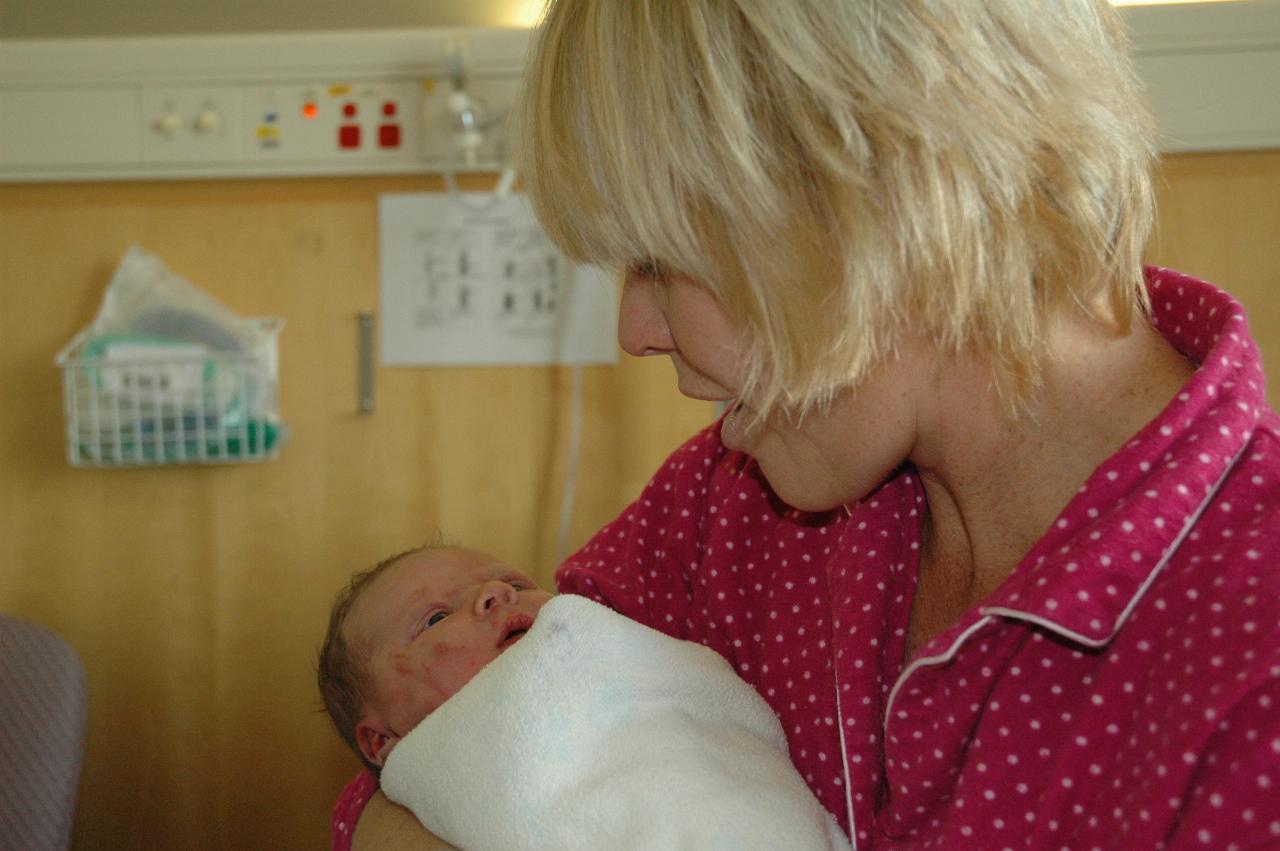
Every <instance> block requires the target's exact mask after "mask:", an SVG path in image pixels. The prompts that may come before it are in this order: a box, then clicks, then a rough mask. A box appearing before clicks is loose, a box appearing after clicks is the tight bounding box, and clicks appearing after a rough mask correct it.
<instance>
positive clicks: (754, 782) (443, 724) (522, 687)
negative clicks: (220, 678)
mask: <svg viewBox="0 0 1280 851" xmlns="http://www.w3.org/2000/svg"><path fill="white" fill-rule="evenodd" d="M544 606H545V609H544ZM518 642H519V646H517V643H518ZM319 679H320V690H321V693H322V695H323V698H324V702H325V706H326V709H327V710H328V711H329V714H330V716H331V718H332V719H333V722H334V725H335V726H336V727H337V729H338V732H339V734H340V735H341V736H342V737H343V739H344V740H346V742H347V743H348V744H349V745H350V746H351V747H352V748H353V749H354V750H355V751H356V753H357V754H358V755H359V756H360V758H361V759H362V761H364V763H365V764H366V765H367V766H369V767H370V768H372V769H373V770H374V771H376V772H381V774H380V777H381V782H382V786H383V790H384V791H385V792H386V794H387V796H388V797H389V798H391V799H392V800H395V801H397V802H399V803H401V804H404V805H405V806H407V807H409V808H410V809H411V810H413V812H414V813H415V814H416V815H417V816H418V818H419V819H420V820H421V821H422V822H423V824H424V825H426V826H427V827H428V828H429V829H430V830H431V831H432V832H433V833H435V834H436V835H437V836H439V837H440V838H442V839H444V840H446V841H449V842H451V843H453V844H454V845H457V846H458V847H460V848H477V849H484V851H503V850H504V849H538V848H557V849H572V848H582V849H596V848H604V847H608V848H638V849H639V848H643V849H660V848H661V849H666V848H675V847H681V848H708V849H709V848H725V849H729V848H733V849H750V848H761V849H764V848H778V847H786V848H794V849H804V848H814V849H837V848H847V847H848V842H847V840H846V839H845V837H844V836H843V834H842V833H841V832H840V830H839V828H838V827H837V826H836V823H835V820H834V819H833V818H831V816H830V815H829V814H828V813H826V812H825V811H824V810H823V809H822V808H821V806H820V805H819V804H818V803H817V800H816V799H815V798H814V797H813V795H812V793H810V792H809V790H808V788H807V787H806V786H805V785H804V782H803V781H802V780H801V779H800V777H799V775H798V774H796V772H795V769H794V768H793V767H792V765H791V762H790V760H789V758H788V756H787V751H786V744H785V738H784V736H783V734H782V731H781V729H780V727H779V726H778V722H777V719H776V717H775V716H774V715H773V713H772V711H771V710H770V709H769V708H768V706H767V705H766V704H765V703H764V701H763V700H762V699H761V698H760V697H759V696H758V695H757V694H756V693H755V691H754V690H753V689H752V688H751V687H750V686H749V685H747V684H746V683H745V682H743V681H742V680H741V679H739V678H738V677H737V675H736V674H734V672H733V671H732V669H731V668H730V667H729V665H728V663H726V662H725V661H724V660H723V659H722V658H721V657H720V656H718V655H717V654H715V653H714V652H713V651H710V650H708V649H707V648H705V647H702V646H701V645H698V644H693V643H690V642H685V641H679V640H677V639H674V638H671V637H669V636H666V635H663V634H661V633H658V632H656V631H654V630H651V629H649V628H648V627H645V626H643V625H641V624H638V623H635V622H633V621H630V620H628V619H626V618H624V617H622V616H621V615H618V614H616V613H614V612H612V611H609V610H608V609H606V608H604V607H602V606H599V605H598V604H596V603H593V602H591V601H589V600H586V599H584V598H580V597H579V598H574V597H560V598H556V599H555V600H552V597H551V595H550V594H548V593H547V592H546V591H543V590H541V589H540V588H538V586H537V585H536V584H535V583H534V582H533V580H532V579H530V578H529V577H528V576H526V575H525V574H523V573H522V572H520V571H519V570H516V569H515V568H513V567H511V566H510V565H507V564H505V563H503V562H502V561H501V560H499V559H497V558H495V557H493V556H490V555H487V554H485V553H481V552H477V551H475V550H467V549H459V548H446V547H437V548H424V549H420V550H414V551H411V552H408V553H403V554H401V555H399V556H394V557H392V558H390V559H387V560H385V561H383V562H381V563H380V564H378V565H377V566H376V567H374V568H373V569H372V570H370V571H366V572H364V573H361V574H357V575H356V576H355V577H354V578H353V579H352V581H351V583H350V584H349V585H348V587H347V588H346V589H345V590H344V591H343V593H342V594H340V595H339V597H338V599H337V601H336V602H335V604H334V608H333V613H332V616H331V618H330V623H329V631H328V635H327V636H326V640H325V644H324V648H323V650H322V651H321V659H320V672H319ZM464 687H465V688H464ZM393 751H394V755H393ZM384 766H385V768H384Z"/></svg>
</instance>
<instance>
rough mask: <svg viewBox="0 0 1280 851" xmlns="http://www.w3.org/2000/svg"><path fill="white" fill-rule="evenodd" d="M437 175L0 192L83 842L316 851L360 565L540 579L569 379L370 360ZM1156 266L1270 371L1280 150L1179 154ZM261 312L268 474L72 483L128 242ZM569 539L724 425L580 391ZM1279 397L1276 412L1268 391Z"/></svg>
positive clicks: (619, 376) (8, 467)
mask: <svg viewBox="0 0 1280 851" xmlns="http://www.w3.org/2000/svg"><path fill="white" fill-rule="evenodd" d="M419 189H423V190H426V189H438V185H437V184H436V183H435V182H433V181H432V180H429V179H420V180H404V179H394V180H393V179H338V180H307V181H231V182H209V183H157V184H93V185H55V186H13V185H10V186H0V387H2V388H3V390H4V402H5V403H4V405H3V406H2V407H0V611H4V612H12V613H17V614H20V615H23V616H25V617H29V618H33V619H35V620H38V621H41V622H43V623H45V624H47V625H49V626H51V627H53V628H54V629H56V630H58V631H59V632H60V633H62V634H63V635H64V636H66V637H67V639H68V640H69V641H70V642H71V644H72V645H73V646H74V647H75V649H76V650H77V651H78V652H79V653H80V655H81V656H82V658H83V659H84V663H85V666H86V668H87V670H88V674H89V682H90V724H89V738H88V753H87V759H86V765H85V772H84V778H83V783H82V786H81V800H80V808H79V813H78V819H77V826H76V836H75V847H76V848H77V849H85V851H88V849H107V848H110V849H139V850H140V851H141V849H147V851H150V849H156V848H165V849H236V850H237V851H240V849H272V851H275V849H283V848H321V847H324V844H325V842H326V841H327V840H326V836H327V829H328V828H327V818H328V812H329V807H330V805H331V804H332V802H333V798H334V795H335V794H336V793H337V790H338V789H339V787H340V786H341V784H342V783H343V781H344V780H345V779H346V778H347V777H348V776H349V775H350V774H351V772H352V771H353V770H354V767H355V763H354V760H353V759H352V758H351V757H350V756H349V755H347V754H346V753H345V752H344V751H343V749H342V748H341V746H340V745H339V744H338V743H337V740H336V738H335V737H334V736H333V735H332V734H331V733H330V732H329V730H328V729H327V727H326V724H325V722H324V721H323V719H322V718H321V717H320V716H318V715H317V714H316V709H317V700H316V698H315V687H314V684H313V682H312V677H313V674H312V671H313V668H312V664H313V660H314V652H315V648H316V645H317V643H318V641H319V639H320V636H321V632H322V630H323V625H324V619H325V612H326V607H327V605H328V602H329V600H330V598H331V597H332V595H333V593H334V591H335V590H336V589H337V588H338V586H339V585H340V584H341V583H342V581H343V580H344V578H345V577H346V576H347V575H348V574H349V573H350V572H351V571H352V570H353V569H355V568H357V567H360V566H363V565H365V564H368V563H369V562H371V561H372V560H374V559H376V558H378V557H379V556H381V555H384V554H386V553H389V552H391V551H393V550H396V549H398V548H402V547H405V546H407V545H410V544H412V543H414V542H417V541H419V540H420V539H422V538H424V537H425V536H426V535H428V534H429V533H430V532H431V531H433V530H435V529H437V528H439V529H442V530H443V531H444V532H445V533H446V534H448V535H449V536H451V537H454V538H456V539H458V540H461V541H463V542H466V543H469V544H472V545H476V546H480V547H485V548H488V549H490V550H492V551H494V552H496V553H498V554H500V555H502V556H504V557H506V558H508V559H511V560H513V561H515V562H516V563H519V564H522V565H528V566H530V567H532V568H533V569H534V570H535V572H536V573H537V575H538V576H539V578H540V579H542V580H543V581H544V582H545V581H547V580H548V579H549V576H550V571H551V568H552V562H553V561H554V555H553V552H552V551H553V549H554V538H555V526H556V512H557V510H558V504H559V487H560V471H561V466H562V461H563V452H564V444H565V438H566V421H565V415H566V412H567V398H568V389H569V382H568V375H567V374H566V373H565V372H564V371H563V370H560V369H541V368H528V369H432V370H416V369H398V370H392V369H382V370H380V371H379V374H378V407H377V411H376V412H375V413H374V414H373V415H372V416H369V417H361V416H359V415H357V414H356V412H355V396H356V390H355V363H354V349H355V342H356V336H355V334H356V332H355V314H356V312H357V311H359V310H362V309H372V308H374V307H376V303H377V283H376V282H377V253H376V232H375V225H376V198H377V195H378V193H380V192H384V191H406V190H410V191H412V190H419ZM1161 194H1162V210H1163V219H1162V226H1161V231H1160V235H1159V238H1158V240H1157V242H1156V244H1155V247H1154V249H1153V259H1155V260H1157V261H1158V262H1162V263H1166V264H1168V265H1174V266H1179V267H1182V268H1185V269H1187V270H1188V271H1191V272H1194V273H1198V274H1201V275H1204V276H1207V277H1210V278H1213V279H1214V280H1216V281H1217V282H1219V283H1221V284H1222V285H1224V286H1226V287H1227V288H1229V289H1231V290H1232V291H1234V292H1236V293H1237V294H1238V295H1239V296H1240V297H1241V298H1242V299H1243V300H1244V301H1245V303H1246V305H1247V306H1248V308H1249V309H1250V311H1251V313H1252V317H1253V324H1254V328H1255V332H1256V333H1257V335H1258V336H1259V338H1260V339H1261V341H1262V345H1263V351H1264V353H1265V354H1266V356H1267V358H1268V366H1269V371H1270V373H1271V374H1272V375H1273V376H1275V375H1280V299H1277V298H1276V297H1275V286H1276V280H1277V275H1276V270H1277V269H1280V239H1277V238H1276V234H1277V233H1280V153H1260V154H1235V155H1222V156H1209V155H1202V156H1189V157H1179V158H1176V159H1174V160H1172V161H1170V162H1169V163H1168V164H1167V166H1166V168H1165V172H1164V180H1163V181H1162V188H1161ZM135 241H136V242H138V243H140V244H142V245H143V246H144V247H146V248H148V249H149V250H151V251H154V252H156V253H157V254H159V255H161V256H162V257H164V258H165V259H166V260H167V261H168V262H169V263H170V264H171V265H172V266H173V268H174V269H175V270H176V271H178V272H180V273H183V274H185V275H187V276H189V277H190V278H192V279H194V280H196V281H197V282H199V283H200V284H201V285H202V286H204V287H205V288H206V289H208V290H209V291H211V292H212V293H214V294H215V295H217V296H218V297H220V298H221V299H223V300H224V301H225V302H227V303H228V304H229V305H230V306H231V307H232V308H234V309H235V310H237V311H239V312H240V313H242V314H245V315H251V314H273V315H280V316H284V317H285V318H286V319H287V320H288V325H287V326H286V328H285V331H284V333H283V336H282V338H281V394H282V407H283V413H284V416H285V418H286V419H287V421H288V422H289V424H290V426H292V428H293V430H294V438H293V440H292V442H290V443H289V444H288V445H287V446H285V448H284V450H283V452H282V454H281V456H280V458H279V460H277V461H275V462H272V463H267V464H262V465H254V466H238V467H225V468H196V467H185V468H178V467H174V468H164V469H153V470H141V471H87V470H73V469H70V468H69V467H68V466H67V465H66V462H65V459H64V454H63V446H62V437H61V432H60V429H61V408H60V404H61V400H60V389H59V376H58V372H57V370H56V369H55V368H54V366H53V363H52V359H53V355H54V353H55V352H56V351H57V350H58V349H59V347H60V346H61V345H62V344H63V343H64V342H66V341H67V340H68V339H69V338H70V337H71V335H72V334H73V333H74V332H75V331H76V330H78V329H79V328H80V327H82V326H83V325H84V324H85V323H86V322H88V321H89V319H90V318H91V317H92V316H93V313H94V311H95V310H96V308H97V303H98V300H99V298H100V297H101V293H102V289H103V286H104V285H105V283H106V280H107V278H108V276H109V275H110V273H111V270H112V268H113V266H114V264H115V263H116V261H117V259H118V258H119V256H120V254H121V253H122V252H123V251H124V249H125V248H126V247H127V246H128V245H129V244H130V243H132V242H135ZM585 387H586V393H585V403H584V404H585V427H584V436H583V468H582V473H581V476H580V482H579V490H578V507H579V510H578V513H577V516H576V519H575V524H574V529H573V539H574V541H575V542H578V541H581V540H582V539H583V538H584V537H585V536H586V535H588V534H589V533H590V532H591V531H592V530H593V529H594V528H596V527H597V526H598V525H599V524H601V523H603V522H604V521H606V520H607V519H608V518H610V517H611V516H613V515H614V513H615V512H617V511H618V509H619V508H620V507H621V506H623V505H624V504H625V502H626V501H627V500H628V499H629V498H630V497H632V496H633V495H634V494H635V493H636V492H637V491H638V490H639V489H640V487H641V486H642V485H643V484H644V482H645V480H646V479H647V477H648V475H649V474H650V472H651V471H652V469H653V467H654V466H655V465H656V464H657V463H658V462H659V460H660V459H661V458H662V457H663V456H664V455H665V453H666V452H668V451H669V450H670V449H671V448H673V447H674V446H675V445H676V444H677V443H678V442H679V441H680V440H681V439H682V438H683V437H684V436H686V435H687V434H688V433H690V432H692V431H693V430H694V429H695V428H697V427H698V426H699V425H700V424H702V423H704V422H706V421H707V420H708V419H709V418H710V416H711V411H710V406H709V405H707V404H705V403H696V402H691V401H689V400H685V399H682V398H680V397H678V396H677V395H676V393H675V391H674V387H673V382H672V380H671V374H670V367H669V366H668V365H667V364H666V363H665V362H664V361H646V362H641V361H636V360H633V359H626V360H624V361H623V362H622V363H621V364H620V365H619V366H617V367H615V368H603V367H601V368H591V369H588V370H587V371H586V382H585ZM1271 398H1272V399H1273V401H1275V400H1276V399H1277V392H1276V389H1275V388H1274V387H1273V389H1272V397H1271Z"/></svg>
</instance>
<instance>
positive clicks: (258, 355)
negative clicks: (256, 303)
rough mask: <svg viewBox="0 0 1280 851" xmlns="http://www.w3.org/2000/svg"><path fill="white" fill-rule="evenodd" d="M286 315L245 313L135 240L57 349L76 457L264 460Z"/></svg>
mask: <svg viewBox="0 0 1280 851" xmlns="http://www.w3.org/2000/svg"><path fill="white" fill-rule="evenodd" d="M283 324H284V323H283V321H281V320H279V319H270V318H250V319H242V318H240V317H238V316H236V315H235V314H233V313H232V312H231V311H230V310H228V309H227V308H225V307H223V306H222V305H221V304H220V303H218V302H217V301H216V300H214V299H212V298H211V297H210V296H208V295H207V294H205V293H203V292H201V291H200V290H198V289H196V288H195V287H194V286H193V285H192V284H190V283H188V282H186V281H184V280H182V279H181V278H177V277H175V276H173V275H172V274H171V273H170V272H169V271H168V269H167V268H165V266H164V264H163V263H162V262H161V261H160V260H159V259H158V258H156V257H154V256H152V255H149V254H146V253H145V252H142V251H141V250H139V249H137V248H132V249H130V251H129V253H128V254H126V255H125V258H124V259H123V260H122V261H121V264H120V267H119V268H118V269H117V270H116V273H115V275H114V276H113V278H112V281H111V284H110V285H109V286H108V288H107V295H106V297H105V298H104V300H103V306H102V309H101V310H100V311H99V314H98V317H97V319H95V320H94V322H93V324H92V325H90V326H89V327H88V328H86V329H84V330H83V331H81V332H80V333H79V334H77V335H76V337H75V339H73V340H72V341H71V342H70V343H69V344H68V345H67V346H66V347H65V348H64V349H63V350H62V351H61V352H60V353H59V354H58V357H57V363H58V365H59V366H61V367H62V371H63V396H64V408H65V423H66V434H67V457H68V460H69V461H70V462H71V463H72V464H73V465H76V466H103V467H133V466H142V465H154V464H173V463H232V462H250V461H261V460H265V459H268V458H272V457H274V456H275V455H276V453H277V452H278V451H279V448H280V445H281V443H283V441H284V438H285V436H286V429H285V427H284V425H283V424H282V423H281V422H280V420H279V414H278V407H277V387H276V382H277V339H278V336H279V332H280V329H281V328H282V327H283Z"/></svg>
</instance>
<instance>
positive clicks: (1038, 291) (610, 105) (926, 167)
mask: <svg viewBox="0 0 1280 851" xmlns="http://www.w3.org/2000/svg"><path fill="white" fill-rule="evenodd" d="M1139 89H1140V87H1139V85H1138V82H1137V80H1136V78H1135V75H1134V72H1133V69H1132V65H1131V62H1130V60H1129V59H1128V56H1127V43H1126V39H1125V35H1124V33H1123V31H1122V27H1121V24H1120V22H1119V19H1118V17H1117V15H1116V13H1115V12H1114V11H1113V10H1112V9H1111V7H1110V6H1109V5H1108V3H1107V2H1106V0H1042V2H1030V0H981V2H977V0H894V2H882V1H881V2H877V0H786V1H785V2H779V0H555V2H554V3H552V5H551V6H550V7H549V9H548V11H547V13H546V16H545V19H544V22H543V26H542V31H541V34H540V37H539V40H538V43H537V45H536V47H535V48H534V51H533V54H532V56H531V59H530V65H529V71H528V75H527V80H526V92H525V97H524V98H523V105H522V108H521V109H522V112H521V115H520V120H519V124H518V126H517V130H518V132H517V145H518V147H519V156H520V165H521V167H522V170H523V172H524V175H525V178H526V181H527V184H528V187H529V192H530V195H531V197H532V200H533V204H534V208H535V210H536V212H537V214H538V217H539V219H540V220H541V222H542V224H543V226H544V227H545V228H546V230H547V232H548V233H549V234H550V235H551V237H552V239H553V240H554V241H555V242H556V243H557V244H558V245H559V246H560V248H561V249H562V250H563V251H564V252H565V253H566V254H567V255H568V256H570V257H571V258H573V259H575V260H578V261H580V262H587V263H595V264H601V265H607V266H626V265H629V264H633V263H637V262H646V261H657V263H659V264H660V265H661V266H662V267H665V268H669V269H672V270H675V271H677V272H679V273H681V274H685V275H688V276H689V277H691V278H693V279H695V280H696V281H698V282H700V283H701V284H703V285H705V286H707V287H708V288H709V289H710V290H711V291H712V292H713V293H714V294H715V295H716V297H717V298H718V299H719V300H720V302H721V304H722V305H723V306H724V308H725V309H726V311H727V312H728V313H729V315H730V316H731V317H732V318H734V319H735V320H736V321H738V322H741V323H742V324H743V325H744V327H745V328H746V329H747V331H748V336H749V338H750V339H751V341H752V343H751V351H750V353H749V356H748V363H747V368H748V378H747V386H746V387H744V388H740V390H741V395H743V396H744V397H746V396H750V397H751V398H752V399H753V400H754V401H755V403H757V404H756V407H757V409H758V410H761V411H762V412H767V411H768V410H770V409H772V408H773V406H775V405H781V406H782V407H784V408H787V409H791V410H798V411H800V412H803V411H804V410H806V409H807V408H808V407H809V406H811V405H813V404H820V403H822V402H823V401H825V400H827V399H829V398H830V397H831V395H832V394H833V393H834V392H836V391H837V390H839V389H841V388H843V387H846V386H850V385H852V384H856V383H857V382H858V381H859V380H860V379H861V378H862V377H863V376H864V375H865V374H866V372H867V370H868V369H869V368H870V367H871V366H872V365H873V364H874V363H875V362H876V361H877V360H878V359H880V358H882V357H885V356H886V355H889V354H891V353H892V352H893V351H894V349H895V345H896V342H897V340H898V339H899V337H900V335H901V334H902V333H903V332H904V331H907V330H910V331H912V332H915V333H918V334H922V335H925V336H927V337H930V338H932V339H935V340H937V341H938V343H939V345H941V346H943V347H945V348H946V349H947V350H950V351H958V350H960V349H962V348H966V347H973V348H975V349H976V350H978V351H980V352H983V353H984V354H986V355H988V356H989V357H990V358H991V361H992V364H993V370H994V379H995V382H996V385H997V387H998V388H1000V390H1001V392H1002V395H1003V396H1004V397H1005V398H1006V400H1011V403H1012V404H1013V405H1014V406H1015V407H1016V404H1017V402H1019V401H1021V400H1024V399H1025V398H1026V397H1027V396H1028V395H1029V394H1030V393H1031V392H1032V391H1033V390H1034V388H1035V387H1036V385H1037V383H1038V380H1039V376H1040V371H1041V364H1042V360H1043V357H1044V354H1045V352H1044V350H1045V342H1044V341H1045V336H1046V330H1047V326H1048V323H1049V321H1050V319H1051V318H1052V314H1053V312H1054V310H1056V309H1057V308H1059V307H1062V306H1066V305H1070V304H1075V305H1078V306H1081V307H1084V308H1085V309H1090V307H1091V306H1093V305H1095V304H1098V303H1099V300H1100V299H1101V300H1103V301H1106V302H1109V304H1110V308H1111V311H1112V312H1113V314H1114V315H1115V316H1116V317H1117V318H1118V320H1119V322H1120V323H1121V325H1122V326H1124V327H1126V328H1127V327H1128V323H1129V322H1130V321H1131V320H1132V316H1133V313H1134V310H1135V309H1136V308H1138V307H1145V305H1146V301H1145V298H1146V295H1145V290H1144V289H1143V287H1142V269H1141V256H1142V251H1143V248H1144V246H1145V243H1146V240H1147V237H1148V234H1149V231H1150V227H1151V219H1152V198H1151V195H1152V192H1151V185H1150V170H1151V166H1152V162H1153V158H1154V149H1153V148H1154V146H1153V137H1154V131H1153V126H1152V121H1151V119H1150V117H1149V114H1148V111H1147V109H1146V106H1145V104H1144V103H1143V100H1142V98H1141V95H1140V91H1139Z"/></svg>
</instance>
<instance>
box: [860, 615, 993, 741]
mask: <svg viewBox="0 0 1280 851" xmlns="http://www.w3.org/2000/svg"><path fill="white" fill-rule="evenodd" d="M991 621H992V618H990V617H988V616H986V615H984V616H983V617H981V618H978V620H976V621H974V622H973V623H972V624H970V625H969V628H968V629H966V630H965V631H964V632H962V633H960V634H959V635H958V636H956V640H955V641H953V642H951V646H950V647H948V648H947V650H946V652H945V653H942V654H941V655H938V656H925V657H923V658H921V659H916V660H915V661H914V662H912V663H911V664H910V665H908V666H907V669H906V670H905V671H903V672H902V673H901V674H900V675H899V676H898V681H897V682H896V683H894V684H893V690H892V691H890V692H889V702H888V703H886V704H885V707H884V738H885V741H884V747H885V749H886V750H888V748H889V722H890V721H891V720H892V719H893V701H894V699H895V698H896V697H897V696H898V689H900V688H902V684H903V683H905V682H906V681H907V678H908V677H910V676H911V675H912V674H914V673H915V672H916V669H917V668H921V667H924V666H925V665H935V664H942V663H944V662H950V661H951V660H952V658H954V657H955V655H956V653H958V652H959V651H960V645H962V644H964V643H965V641H967V640H968V638H969V636H971V635H973V634H974V633H975V632H977V631H978V630H979V629H981V628H982V627H984V626H986V625H987V624H989V623H991Z"/></svg>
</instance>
